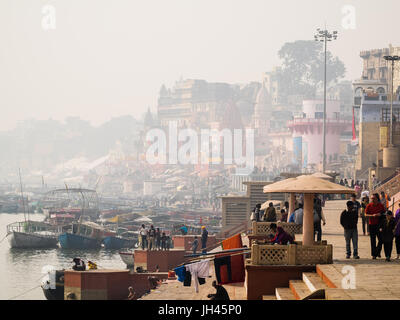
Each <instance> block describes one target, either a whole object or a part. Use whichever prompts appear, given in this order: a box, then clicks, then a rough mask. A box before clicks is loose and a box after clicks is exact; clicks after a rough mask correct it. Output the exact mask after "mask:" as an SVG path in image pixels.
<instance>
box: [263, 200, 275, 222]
mask: <svg viewBox="0 0 400 320" xmlns="http://www.w3.org/2000/svg"><path fill="white" fill-rule="evenodd" d="M264 221H265V222H276V209H275V207H274V204H273V203H272V202H270V203H269V204H268V208H267V209H266V210H265V214H264Z"/></svg>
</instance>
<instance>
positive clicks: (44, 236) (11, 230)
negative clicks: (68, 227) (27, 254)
mask: <svg viewBox="0 0 400 320" xmlns="http://www.w3.org/2000/svg"><path fill="white" fill-rule="evenodd" d="M7 238H8V242H9V243H10V246H11V248H43V249H46V248H56V247H57V243H58V239H57V233H56V230H55V229H54V228H53V227H52V226H51V225H49V224H47V223H44V222H38V221H29V220H28V221H24V222H14V223H11V224H9V225H8V226H7Z"/></svg>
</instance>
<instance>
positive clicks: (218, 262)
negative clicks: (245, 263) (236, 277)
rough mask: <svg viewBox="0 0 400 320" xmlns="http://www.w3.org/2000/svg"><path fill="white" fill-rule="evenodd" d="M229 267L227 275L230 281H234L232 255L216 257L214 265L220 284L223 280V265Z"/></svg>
mask: <svg viewBox="0 0 400 320" xmlns="http://www.w3.org/2000/svg"><path fill="white" fill-rule="evenodd" d="M222 266H226V267H227V277H228V281H232V266H231V257H230V256H225V257H219V258H215V259H214V267H215V277H216V278H217V281H218V284H220V283H221V282H222V280H221V267H222Z"/></svg>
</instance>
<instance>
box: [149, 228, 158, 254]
mask: <svg viewBox="0 0 400 320" xmlns="http://www.w3.org/2000/svg"><path fill="white" fill-rule="evenodd" d="M148 242H149V247H148V249H149V250H151V249H154V248H155V246H156V229H154V226H153V225H151V226H150V229H149V241H148Z"/></svg>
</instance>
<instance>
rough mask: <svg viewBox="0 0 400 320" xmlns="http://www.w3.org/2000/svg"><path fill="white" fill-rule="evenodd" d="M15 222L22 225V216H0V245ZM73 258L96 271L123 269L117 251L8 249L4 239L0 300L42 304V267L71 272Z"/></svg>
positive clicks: (37, 216)
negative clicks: (79, 259)
mask: <svg viewBox="0 0 400 320" xmlns="http://www.w3.org/2000/svg"><path fill="white" fill-rule="evenodd" d="M30 219H31V220H36V221H41V220H43V219H44V216H43V215H42V214H31V215H30ZM16 221H24V214H23V213H21V214H7V213H0V241H1V240H2V239H3V238H4V236H5V235H6V226H7V225H8V224H10V223H13V222H16ZM75 257H79V258H82V259H84V260H85V261H87V260H91V261H93V262H95V263H97V265H98V267H99V268H106V269H126V265H125V264H124V263H123V262H122V260H121V258H120V256H119V254H118V250H105V249H98V250H96V249H94V250H71V249H70V250H68V249H61V248H57V249H39V250H34V249H11V248H10V245H9V243H8V240H7V239H5V240H3V241H2V242H1V243H0V300H8V299H11V298H13V299H15V300H45V297H44V294H43V292H42V289H41V288H40V286H39V285H40V283H41V278H42V277H44V274H43V273H42V269H43V267H44V266H54V267H55V268H56V269H71V267H72V265H73V263H72V259H73V258H75ZM37 286H39V287H37ZM35 287H37V288H35Z"/></svg>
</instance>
